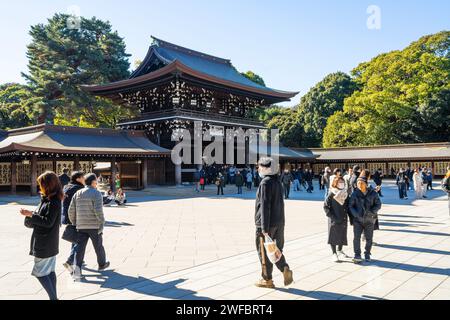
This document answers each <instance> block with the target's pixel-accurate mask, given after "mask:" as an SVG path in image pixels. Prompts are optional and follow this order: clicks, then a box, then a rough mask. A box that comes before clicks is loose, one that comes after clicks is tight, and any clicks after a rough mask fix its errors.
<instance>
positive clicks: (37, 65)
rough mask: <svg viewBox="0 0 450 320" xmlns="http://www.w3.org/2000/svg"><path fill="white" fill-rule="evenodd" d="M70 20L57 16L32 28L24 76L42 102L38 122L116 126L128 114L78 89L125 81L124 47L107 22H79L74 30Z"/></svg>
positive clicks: (96, 20) (125, 59) (60, 15)
mask: <svg viewBox="0 0 450 320" xmlns="http://www.w3.org/2000/svg"><path fill="white" fill-rule="evenodd" d="M69 18H70V16H68V15H64V14H56V15H55V16H53V17H52V18H51V19H49V20H48V21H47V23H46V24H38V25H35V26H32V27H31V31H30V35H31V37H32V41H31V43H30V44H29V45H28V50H27V57H28V59H29V63H28V73H27V74H24V77H25V78H26V79H27V82H28V85H29V88H30V90H31V91H32V92H33V94H34V95H35V96H36V97H39V98H40V99H41V104H40V106H39V116H38V118H37V119H34V121H36V122H39V123H42V122H45V121H48V122H55V123H57V124H68V125H83V126H114V125H115V123H116V122H117V120H118V119H119V118H120V117H124V116H127V115H128V113H130V111H129V110H128V109H126V108H124V107H119V106H115V105H113V104H112V103H111V102H109V101H106V100H104V99H99V98H95V97H93V96H91V95H90V94H88V93H86V92H84V91H83V90H82V89H81V87H80V86H81V85H89V84H99V83H108V82H113V81H117V80H122V79H124V78H127V77H128V75H129V71H128V69H129V67H130V65H129V62H128V57H129V55H128V54H127V53H126V52H125V43H124V41H123V39H122V38H121V37H120V36H119V35H118V34H117V32H115V31H112V27H111V25H110V23H109V22H103V21H101V20H98V19H96V18H95V17H94V18H91V19H86V18H80V19H81V20H80V28H78V29H74V28H71V25H70V24H69V23H68V19H69Z"/></svg>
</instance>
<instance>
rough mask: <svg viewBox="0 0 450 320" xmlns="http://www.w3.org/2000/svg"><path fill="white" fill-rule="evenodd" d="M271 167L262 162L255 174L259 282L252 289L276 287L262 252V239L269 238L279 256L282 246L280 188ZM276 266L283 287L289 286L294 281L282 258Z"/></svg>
mask: <svg viewBox="0 0 450 320" xmlns="http://www.w3.org/2000/svg"><path fill="white" fill-rule="evenodd" d="M274 166H275V164H274V160H273V159H272V158H261V159H260V160H259V162H258V174H259V176H260V177H261V179H262V180H261V183H260V184H259V187H258V191H257V193H256V204H255V226H256V250H257V251H258V256H259V259H260V262H261V269H262V279H261V280H259V281H258V282H257V283H256V284H255V285H256V286H257V287H260V288H274V287H275V286H274V284H273V280H272V271H273V264H272V263H271V262H270V261H269V259H268V258H267V253H266V252H265V249H264V248H263V247H264V245H263V243H264V238H265V236H269V237H271V238H272V239H273V240H274V241H275V242H276V244H277V247H278V248H279V249H280V251H281V252H283V246H284V224H285V217H284V199H283V186H282V185H281V182H280V180H279V178H278V175H277V170H275V169H274ZM275 265H276V266H277V268H278V269H279V270H280V271H281V272H282V273H283V278H284V285H285V286H287V285H290V284H291V283H292V282H293V281H294V280H293V277H292V271H291V270H290V268H289V265H288V264H287V262H286V258H285V255H284V254H282V256H281V259H280V260H279V261H278V262H277V263H276V264H275Z"/></svg>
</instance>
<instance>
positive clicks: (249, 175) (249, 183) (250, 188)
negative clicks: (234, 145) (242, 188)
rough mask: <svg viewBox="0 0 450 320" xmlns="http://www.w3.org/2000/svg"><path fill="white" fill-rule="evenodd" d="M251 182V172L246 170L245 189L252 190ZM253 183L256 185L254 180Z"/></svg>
mask: <svg viewBox="0 0 450 320" xmlns="http://www.w3.org/2000/svg"><path fill="white" fill-rule="evenodd" d="M252 182H253V174H252V172H251V171H250V170H249V171H248V172H247V177H246V184H247V190H248V191H250V190H252ZM255 185H257V183H256V182H255Z"/></svg>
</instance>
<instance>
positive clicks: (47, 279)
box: [37, 272, 58, 300]
mask: <svg viewBox="0 0 450 320" xmlns="http://www.w3.org/2000/svg"><path fill="white" fill-rule="evenodd" d="M37 279H38V280H39V282H40V284H41V285H42V287H43V288H44V290H45V291H46V292H47V294H48V297H49V298H50V300H58V294H57V290H56V273H54V272H52V273H50V274H49V275H48V276H44V277H39V278H37Z"/></svg>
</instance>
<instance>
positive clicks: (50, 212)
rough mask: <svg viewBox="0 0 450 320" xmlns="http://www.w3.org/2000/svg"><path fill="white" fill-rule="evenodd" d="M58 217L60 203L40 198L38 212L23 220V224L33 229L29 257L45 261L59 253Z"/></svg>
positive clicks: (56, 200) (59, 215)
mask: <svg viewBox="0 0 450 320" xmlns="http://www.w3.org/2000/svg"><path fill="white" fill-rule="evenodd" d="M60 217H61V201H60V200H59V199H57V198H53V199H51V200H49V199H47V198H42V199H41V204H40V205H39V208H38V211H37V212H35V213H34V214H33V216H32V217H27V218H25V224H26V225H27V226H29V227H32V228H33V234H32V235H31V243H30V255H32V256H35V257H36V258H41V259H46V258H50V257H53V256H56V255H57V254H58V253H59V227H60Z"/></svg>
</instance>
